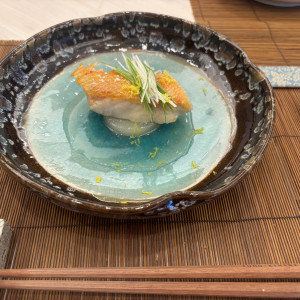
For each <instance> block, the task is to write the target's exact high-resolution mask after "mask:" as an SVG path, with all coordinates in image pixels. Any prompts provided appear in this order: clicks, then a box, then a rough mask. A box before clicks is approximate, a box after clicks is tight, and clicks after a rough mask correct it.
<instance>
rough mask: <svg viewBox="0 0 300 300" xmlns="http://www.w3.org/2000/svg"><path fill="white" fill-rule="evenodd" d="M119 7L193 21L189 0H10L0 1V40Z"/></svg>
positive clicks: (18, 37)
mask: <svg viewBox="0 0 300 300" xmlns="http://www.w3.org/2000/svg"><path fill="white" fill-rule="evenodd" d="M120 11H146V12H153V13H160V14H167V15H171V16H175V17H180V18H183V19H187V20H190V21H194V16H193V12H192V8H191V5H190V1H189V0H172V1H168V0H151V1H146V0H131V1H130V0H63V1H61V0H43V1H41V0H10V1H0V20H1V21H0V40H24V39H27V38H29V37H31V36H32V35H34V34H35V33H37V32H39V31H41V30H43V29H45V28H48V27H50V26H52V25H55V24H57V23H60V22H64V21H67V20H71V19H76V18H83V17H95V16H100V15H103V14H107V13H113V12H120ZM12 16H13V17H12Z"/></svg>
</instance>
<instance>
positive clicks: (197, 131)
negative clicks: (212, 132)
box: [189, 127, 204, 135]
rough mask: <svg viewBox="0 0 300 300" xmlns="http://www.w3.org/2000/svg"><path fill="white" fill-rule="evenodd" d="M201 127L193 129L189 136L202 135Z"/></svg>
mask: <svg viewBox="0 0 300 300" xmlns="http://www.w3.org/2000/svg"><path fill="white" fill-rule="evenodd" d="M203 129H204V128H203V127H201V128H199V129H195V130H192V131H191V132H190V133H189V135H196V134H203Z"/></svg>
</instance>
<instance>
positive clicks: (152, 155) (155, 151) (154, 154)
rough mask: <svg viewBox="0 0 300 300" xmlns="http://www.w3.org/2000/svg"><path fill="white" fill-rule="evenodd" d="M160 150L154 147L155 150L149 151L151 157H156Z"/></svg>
mask: <svg viewBox="0 0 300 300" xmlns="http://www.w3.org/2000/svg"><path fill="white" fill-rule="evenodd" d="M158 150H159V148H158V147H154V152H150V153H149V156H150V157H151V158H154V157H155V156H156V155H157V152H158Z"/></svg>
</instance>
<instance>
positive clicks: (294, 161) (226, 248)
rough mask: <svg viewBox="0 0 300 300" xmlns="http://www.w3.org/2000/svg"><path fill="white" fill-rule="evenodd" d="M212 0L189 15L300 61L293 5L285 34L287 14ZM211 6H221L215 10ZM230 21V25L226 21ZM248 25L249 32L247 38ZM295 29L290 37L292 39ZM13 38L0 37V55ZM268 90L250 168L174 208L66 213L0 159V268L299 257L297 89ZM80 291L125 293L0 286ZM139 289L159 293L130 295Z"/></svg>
mask: <svg viewBox="0 0 300 300" xmlns="http://www.w3.org/2000/svg"><path fill="white" fill-rule="evenodd" d="M212 2H213V1H209V0H207V1H201V2H200V1H191V3H192V7H193V11H194V13H195V17H196V20H197V21H198V22H200V23H202V24H204V25H208V26H211V27H213V28H214V29H217V30H219V31H221V32H222V33H224V34H225V35H227V36H229V37H231V38H232V39H234V40H235V41H236V42H238V43H239V44H240V45H241V46H242V47H243V48H244V49H245V50H246V51H247V53H248V54H249V56H250V58H251V59H252V60H253V61H254V62H255V63H257V64H265V65H272V64H273V65H275V64H276V65H280V64H281V65H300V54H299V51H298V52H297V51H296V49H297V48H299V32H300V31H297V30H299V28H300V26H299V20H296V19H295V18H296V15H295V14H294V10H291V14H290V18H289V20H292V19H293V16H295V17H294V25H295V28H296V29H295V31H292V30H294V29H291V30H290V33H289V34H290V36H289V37H286V36H285V35H282V32H283V31H284V30H285V28H286V27H285V26H288V25H287V23H289V22H290V21H287V20H286V19H285V16H284V11H282V9H281V11H282V13H281V14H280V13H279V12H277V10H274V8H272V7H271V8H270V7H266V8H267V10H266V9H265V8H264V6H263V5H260V4H256V3H254V2H247V1H226V4H225V3H223V1H215V2H213V4H212ZM224 2H225V1H224ZM224 7H225V8H224ZM249 7H250V9H249ZM221 10H222V11H223V10H225V11H224V12H223V15H220V12H221ZM263 10H265V11H263ZM249 11H250V13H251V14H250V16H249ZM298 11H299V10H298ZM275 13H276V14H277V15H276V16H277V17H278V18H279V21H277V23H276V24H275V25H274V24H273V21H272V20H273V18H271V16H274V15H275ZM230 16H231V17H230ZM258 16H259V18H260V19H258ZM280 16H281V17H280ZM222 17H223V18H224V20H223V21H222ZM231 19H233V20H231ZM241 20H242V21H243V24H241ZM229 21H230V22H229ZM231 21H232V22H231ZM238 22H239V23H240V26H239V27H235V25H234V23H236V24H237V23H238ZM246 24H248V27H247V26H246ZM280 24H282V26H283V27H282V30H283V31H281V30H279V31H278V35H276V31H273V28H279V25H280ZM218 26H219V27H218ZM241 26H242V28H241ZM276 26H277V27H276ZM297 26H298V27H297ZM297 28H298V29H297ZM263 29H264V30H263ZM255 32H256V34H259V39H257V38H254V36H255V34H254V33H255ZM297 32H298V40H297V38H296V37H294V40H293V37H292V36H293V34H295V35H296V34H297ZM286 39H288V40H289V43H287V40H286ZM262 40H264V41H265V42H264V43H262ZM17 44H18V42H17V41H0V57H3V56H4V55H5V54H7V53H8V52H9V51H10V50H12V49H13V48H14V47H15V46H16V45H17ZM282 45H284V46H282ZM297 45H298V47H296V46H297ZM266 49H271V50H270V51H269V52H265V51H266ZM289 53H292V56H290V55H289ZM274 93H275V98H276V102H277V116H276V123H275V130H274V134H273V137H272V139H271V142H270V145H269V147H268V149H267V151H266V153H265V154H264V156H263V158H262V160H261V161H260V162H259V164H258V165H257V166H256V167H255V169H254V170H253V172H252V173H251V174H250V175H248V176H247V177H246V178H245V179H244V180H243V181H242V182H241V183H239V184H238V185H237V186H236V187H235V188H233V189H232V190H230V191H229V192H227V193H226V194H224V195H222V196H220V197H217V198H216V199H214V200H213V201H211V202H209V203H207V204H205V205H202V206H198V207H196V208H192V209H190V210H188V211H185V212H183V213H180V214H177V215H174V216H170V217H165V218H161V219H153V220H146V221H141V220H139V221H134V220H132V221H119V220H109V219H101V218H98V217H93V216H87V215H82V214H77V213H73V212H70V211H67V210H65V209H62V208H60V207H57V206H55V205H53V204H51V203H49V202H48V201H47V200H44V199H42V198H40V197H39V196H37V195H36V194H34V193H32V192H31V191H29V190H27V189H26V188H25V187H23V186H22V185H20V184H19V183H17V182H16V181H15V180H14V179H13V178H11V177H10V176H9V175H8V174H6V173H5V172H4V171H3V170H1V169H0V218H4V219H5V220H6V221H8V222H9V224H10V225H11V226H12V227H13V229H14V233H13V237H12V242H11V247H10V250H9V253H8V258H7V264H6V268H43V267H52V268H55V267H108V266H109V267H118V266H124V267H126V266H200V265H239V264H293V263H300V214H299V207H300V196H299V195H300V164H299V162H300V126H299V119H300V118H299V112H300V107H299V103H300V89H276V90H275V91H274ZM82 296H85V297H86V298H92V297H93V299H94V297H96V299H98V298H99V299H110V298H112V297H114V298H117V299H125V298H126V299H129V296H127V297H122V296H119V295H97V294H80V293H62V292H61V293H53V292H25V291H0V298H1V299H2V298H5V299H20V298H23V299H27V298H28V299H29V298H30V299H40V298H43V299H44V298H45V299H79V298H81V297H82ZM141 298H143V299H166V297H160V298H158V297H153V296H152V297H150V296H143V297H139V296H131V299H141ZM168 299H169V298H168ZM178 299H181V298H180V297H178ZM218 299H220V298H218Z"/></svg>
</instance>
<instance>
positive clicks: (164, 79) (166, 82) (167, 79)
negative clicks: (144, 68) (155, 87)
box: [160, 70, 176, 85]
mask: <svg viewBox="0 0 300 300" xmlns="http://www.w3.org/2000/svg"><path fill="white" fill-rule="evenodd" d="M160 81H161V83H162V84H163V85H169V84H171V83H176V79H174V78H172V76H171V75H170V73H169V72H168V71H166V70H164V72H163V74H162V76H161V78H160Z"/></svg>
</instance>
